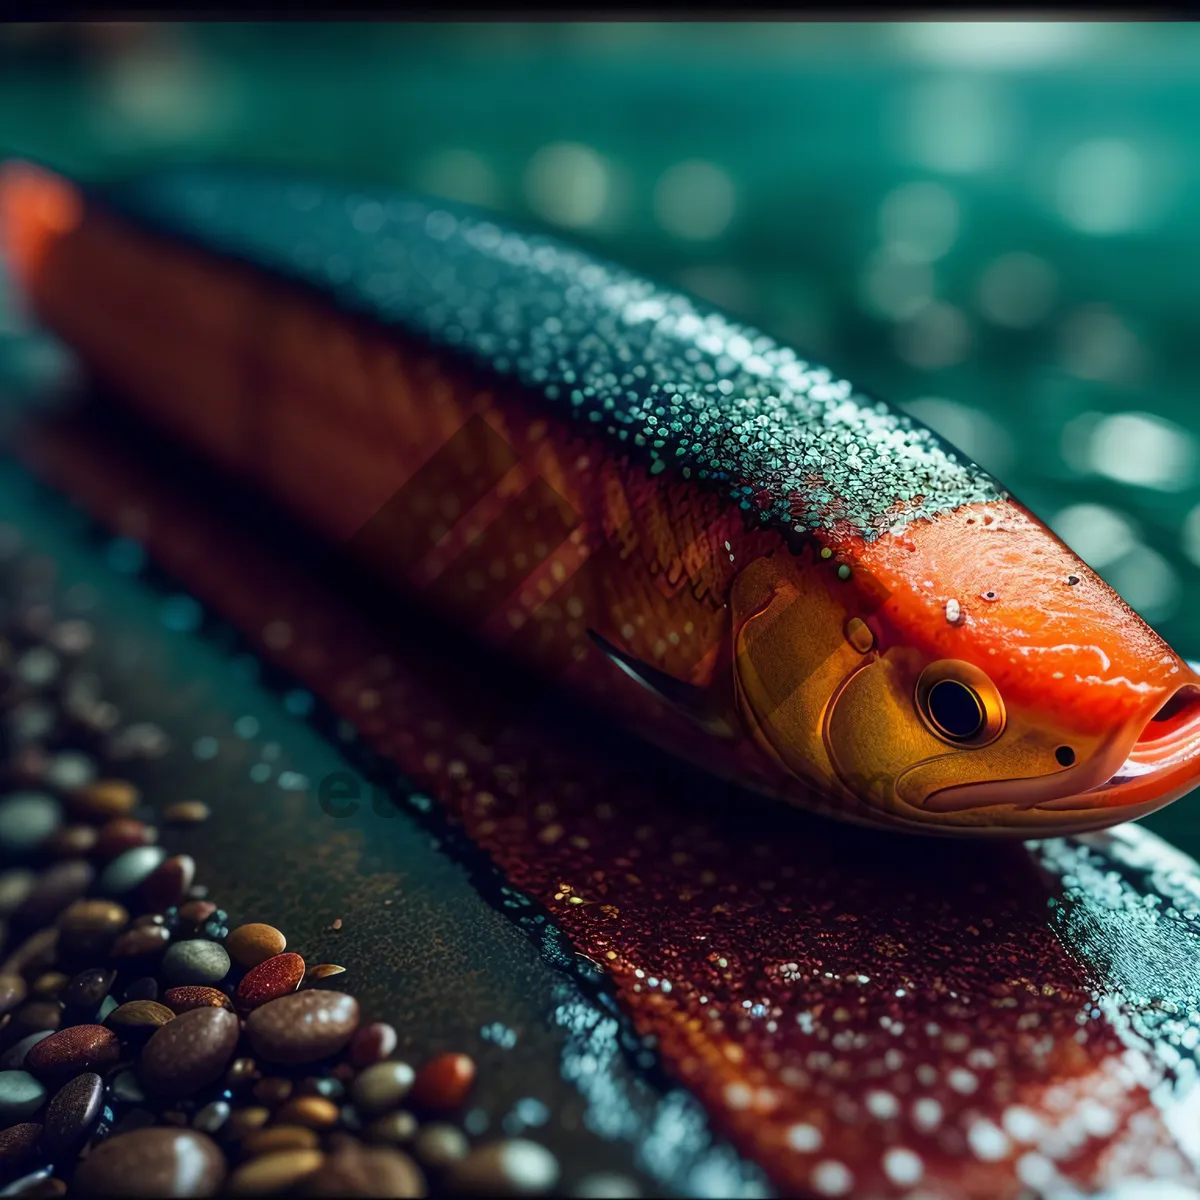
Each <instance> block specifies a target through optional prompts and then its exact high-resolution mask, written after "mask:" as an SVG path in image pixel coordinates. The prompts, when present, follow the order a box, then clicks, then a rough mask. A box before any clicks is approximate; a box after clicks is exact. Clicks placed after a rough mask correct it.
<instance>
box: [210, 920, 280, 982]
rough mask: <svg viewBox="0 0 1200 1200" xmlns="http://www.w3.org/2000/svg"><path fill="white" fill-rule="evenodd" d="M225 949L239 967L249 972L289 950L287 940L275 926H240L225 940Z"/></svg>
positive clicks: (256, 924) (253, 924) (252, 924)
mask: <svg viewBox="0 0 1200 1200" xmlns="http://www.w3.org/2000/svg"><path fill="white" fill-rule="evenodd" d="M225 949H226V950H228V951H229V957H230V958H232V959H233V961H234V962H235V963H237V965H238V966H239V967H241V968H242V969H243V970H246V971H249V970H250V969H251V968H253V967H257V966H258V965H259V963H262V962H266V960H267V959H268V958H274V957H275V956H276V955H277V954H282V953H283V952H284V950H286V949H287V938H285V937H284V936H283V934H282V933H280V932H279V930H278V929H276V928H275V926H274V925H262V924H258V923H251V924H249V925H239V926H238V927H237V928H236V929H234V930H231V931H230V934H229V936H228V937H227V938H226V939H225Z"/></svg>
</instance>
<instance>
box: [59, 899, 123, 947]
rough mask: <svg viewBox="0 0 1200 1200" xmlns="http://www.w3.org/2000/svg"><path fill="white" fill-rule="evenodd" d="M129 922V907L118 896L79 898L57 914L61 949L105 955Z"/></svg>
mask: <svg viewBox="0 0 1200 1200" xmlns="http://www.w3.org/2000/svg"><path fill="white" fill-rule="evenodd" d="M128 924H129V911H128V910H127V909H126V908H124V907H123V906H122V905H120V904H118V903H117V902H116V901H115V900H76V901H75V902H74V903H73V904H70V905H68V906H67V909H66V911H65V912H63V913H62V914H61V915H60V916H59V918H58V930H59V938H60V946H61V949H62V950H63V952H64V953H67V954H95V955H97V956H99V955H103V954H104V953H105V951H107V950H108V948H109V946H111V945H112V943H113V939H114V938H115V937H116V936H117V934H118V933H119V932H120V931H121V930H122V929H124V928H125V926H126V925H128Z"/></svg>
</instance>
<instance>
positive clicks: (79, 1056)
mask: <svg viewBox="0 0 1200 1200" xmlns="http://www.w3.org/2000/svg"><path fill="white" fill-rule="evenodd" d="M120 1057H121V1043H120V1042H119V1041H118V1040H117V1035H116V1034H115V1033H113V1031H112V1030H111V1029H105V1028H104V1026H103V1025H72V1026H70V1027H69V1028H67V1029H60V1030H59V1031H58V1032H57V1033H52V1034H51V1035H50V1036H49V1037H48V1038H45V1039H43V1040H42V1041H40V1042H38V1044H37V1045H36V1046H34V1047H32V1048H31V1049H30V1051H29V1053H28V1054H27V1055H26V1056H25V1070H27V1071H29V1072H30V1073H31V1074H33V1075H37V1076H39V1077H43V1078H49V1079H67V1078H69V1077H70V1076H72V1075H77V1074H78V1073H79V1072H80V1071H93V1070H99V1071H103V1070H104V1068H105V1067H109V1066H111V1065H112V1064H113V1063H115V1062H117V1061H119V1059H120Z"/></svg>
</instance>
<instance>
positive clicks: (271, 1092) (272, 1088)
mask: <svg viewBox="0 0 1200 1200" xmlns="http://www.w3.org/2000/svg"><path fill="white" fill-rule="evenodd" d="M251 1094H252V1095H253V1096H254V1098H255V1100H257V1101H258V1102H259V1103H260V1104H266V1105H269V1106H270V1107H271V1108H274V1107H275V1105H277V1104H282V1103H283V1102H284V1101H285V1100H287V1099H288V1098H289V1097H290V1096H291V1094H292V1081H291V1080H290V1079H281V1078H280V1077H279V1076H278V1075H268V1076H267V1078H266V1079H260V1080H259V1081H258V1082H257V1083H256V1084H255V1085H254V1088H253V1091H252V1092H251Z"/></svg>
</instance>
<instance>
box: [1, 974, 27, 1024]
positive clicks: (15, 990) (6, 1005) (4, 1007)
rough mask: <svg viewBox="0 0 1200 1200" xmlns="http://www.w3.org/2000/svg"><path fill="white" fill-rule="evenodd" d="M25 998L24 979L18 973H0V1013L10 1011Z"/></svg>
mask: <svg viewBox="0 0 1200 1200" xmlns="http://www.w3.org/2000/svg"><path fill="white" fill-rule="evenodd" d="M24 999H25V980H23V979H22V978H21V977H20V975H0V1014H3V1013H7V1012H12V1010H13V1009H14V1008H16V1007H17V1005H18V1004H20V1003H21V1001H22V1000H24Z"/></svg>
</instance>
